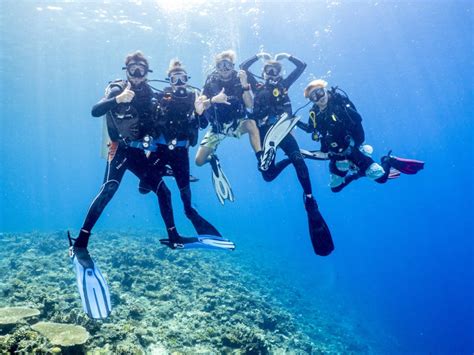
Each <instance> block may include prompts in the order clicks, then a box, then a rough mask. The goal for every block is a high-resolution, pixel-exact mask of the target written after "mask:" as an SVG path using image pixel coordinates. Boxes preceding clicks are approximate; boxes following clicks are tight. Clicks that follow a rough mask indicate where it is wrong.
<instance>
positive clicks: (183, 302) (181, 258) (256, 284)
mask: <svg viewBox="0 0 474 355" xmlns="http://www.w3.org/2000/svg"><path fill="white" fill-rule="evenodd" d="M152 235H154V234H153V233H143V234H140V233H135V234H132V233H130V232H126V233H117V232H113V233H97V234H94V237H93V241H92V242H91V244H92V245H91V246H92V248H91V255H92V256H93V258H94V259H95V261H96V262H97V263H98V264H99V265H100V268H101V270H102V273H103V274H104V275H105V277H106V278H107V280H108V282H109V286H110V291H111V294H112V304H113V312H112V315H111V317H110V318H109V319H107V320H106V321H94V320H91V319H89V318H88V317H87V316H86V315H85V314H84V313H83V311H82V307H81V304H80V298H79V294H78V292H77V289H76V284H75V278H74V272H73V269H72V267H71V264H70V261H69V258H68V255H67V241H66V234H65V232H59V233H50V234H47V233H27V234H26V233H23V234H13V233H12V234H6V233H2V234H0V243H1V248H0V270H1V273H0V307H29V308H32V309H37V310H39V315H34V316H30V317H29V318H21V319H18V321H16V322H13V323H14V324H8V325H2V324H1V322H0V353H2V354H3V353H15V352H18V353H88V354H109V353H110V354H144V353H149V354H168V353H170V354H171V353H174V354H179V353H189V354H191V353H192V354H195V353H235V354H240V353H255V354H265V353H301V354H306V353H347V352H350V353H355V352H371V348H370V346H369V345H367V342H364V340H362V339H361V338H360V336H356V335H355V334H350V333H349V332H348V329H350V328H348V327H345V326H343V325H341V324H340V321H337V320H335V319H329V318H328V317H327V316H325V315H324V314H326V313H325V312H315V313H314V314H306V315H305V316H302V317H301V316H300V317H298V316H297V315H295V313H294V312H292V311H291V310H289V309H288V307H285V306H284V305H283V303H284V302H283V303H282V300H281V299H278V297H276V296H275V295H280V296H282V297H285V293H284V292H280V290H278V289H277V288H278V283H277V282H274V283H273V284H272V280H271V279H268V278H266V277H265V276H264V275H260V274H259V273H258V272H254V273H251V272H249V270H251V268H250V267H249V265H248V264H245V258H241V255H239V251H236V252H220V251H217V252H215V251H212V252H210V251H203V250H196V251H173V250H170V249H168V248H166V247H164V246H161V245H159V244H157V242H156V241H157V240H158V237H153V238H151V236H152ZM155 235H156V234H155ZM287 296H288V297H292V296H291V295H287ZM290 303H291V302H290ZM0 318H1V309H0ZM39 322H49V323H60V324H70V325H78V326H82V327H83V328H85V329H84V331H87V332H88V334H90V336H89V337H87V338H85V339H88V340H87V342H86V343H85V344H78V345H73V346H70V345H69V346H68V345H64V344H69V343H68V342H67V339H66V340H64V341H65V343H64V344H57V343H56V344H55V343H54V342H52V341H51V337H52V336H49V338H48V337H46V336H45V335H44V333H41V332H38V331H35V326H33V327H32V325H34V324H42V323H39ZM48 329H49V330H50V331H51V329H52V331H54V329H56V328H54V327H53V328H51V327H49V328H48ZM53 335H54V334H53Z"/></svg>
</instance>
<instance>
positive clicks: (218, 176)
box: [209, 154, 234, 204]
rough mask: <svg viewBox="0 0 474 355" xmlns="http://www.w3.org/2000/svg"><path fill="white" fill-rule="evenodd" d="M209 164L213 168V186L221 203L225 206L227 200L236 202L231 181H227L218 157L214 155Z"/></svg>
mask: <svg viewBox="0 0 474 355" xmlns="http://www.w3.org/2000/svg"><path fill="white" fill-rule="evenodd" d="M209 163H210V164H211V167H212V184H213V185H214V190H215V191H216V195H217V198H218V199H219V201H220V203H221V204H224V201H225V200H229V201H230V202H234V192H233V191H232V187H231V186H230V183H229V180H227V177H226V176H225V174H224V172H223V171H222V167H221V164H220V162H219V159H218V158H217V155H215V154H212V155H211V160H210V162H209Z"/></svg>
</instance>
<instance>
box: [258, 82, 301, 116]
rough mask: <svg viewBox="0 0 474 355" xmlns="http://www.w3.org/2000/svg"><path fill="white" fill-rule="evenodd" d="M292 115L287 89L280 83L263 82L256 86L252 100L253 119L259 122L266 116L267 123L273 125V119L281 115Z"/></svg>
mask: <svg viewBox="0 0 474 355" xmlns="http://www.w3.org/2000/svg"><path fill="white" fill-rule="evenodd" d="M285 112H286V113H288V114H290V115H291V114H292V108H291V100H290V97H289V96H288V89H287V88H285V87H284V86H283V85H281V82H277V83H271V82H265V83H260V84H257V85H256V90H255V99H254V118H255V119H257V120H261V119H263V118H265V117H267V116H268V118H269V121H268V123H270V124H273V123H274V121H275V119H276V118H277V117H278V116H280V115H282V114H283V113H285Z"/></svg>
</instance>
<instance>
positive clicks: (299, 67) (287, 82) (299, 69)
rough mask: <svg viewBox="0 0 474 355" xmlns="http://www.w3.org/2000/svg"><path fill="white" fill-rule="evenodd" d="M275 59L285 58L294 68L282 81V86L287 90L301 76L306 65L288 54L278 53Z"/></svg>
mask: <svg viewBox="0 0 474 355" xmlns="http://www.w3.org/2000/svg"><path fill="white" fill-rule="evenodd" d="M275 58H279V59H278V60H281V59H283V58H286V59H288V60H289V61H290V62H292V63H293V64H294V65H295V66H296V68H295V69H293V71H292V72H291V73H290V74H289V75H288V76H287V77H286V78H285V79H284V86H285V87H286V88H289V87H290V86H291V85H293V83H294V82H295V81H296V80H297V79H298V78H299V77H300V76H301V74H303V72H304V70H305V69H306V63H305V62H303V61H302V60H299V59H298V58H296V57H294V56H292V55H290V54H288V53H279V54H277V55H276V56H275Z"/></svg>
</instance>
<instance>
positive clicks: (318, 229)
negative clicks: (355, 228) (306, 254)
mask: <svg viewBox="0 0 474 355" xmlns="http://www.w3.org/2000/svg"><path fill="white" fill-rule="evenodd" d="M305 208H306V213H307V214H308V225H309V235H310V237H311V243H312V244H313V249H314V252H315V253H316V254H317V255H320V256H328V255H329V254H331V252H332V251H333V250H334V243H333V241H332V236H331V231H330V230H329V227H328V226H327V224H326V221H325V220H324V218H323V216H322V215H321V213H320V212H319V209H318V205H317V203H316V200H315V199H314V198H313V197H311V198H308V197H306V196H305Z"/></svg>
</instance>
